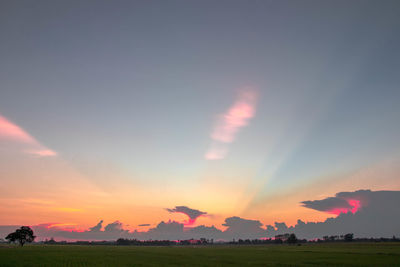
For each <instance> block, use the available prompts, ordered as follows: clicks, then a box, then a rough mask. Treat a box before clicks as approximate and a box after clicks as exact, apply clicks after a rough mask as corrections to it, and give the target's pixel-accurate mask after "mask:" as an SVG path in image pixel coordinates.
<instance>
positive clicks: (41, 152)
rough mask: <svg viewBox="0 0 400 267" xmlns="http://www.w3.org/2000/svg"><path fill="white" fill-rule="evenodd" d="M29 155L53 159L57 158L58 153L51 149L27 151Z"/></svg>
mask: <svg viewBox="0 0 400 267" xmlns="http://www.w3.org/2000/svg"><path fill="white" fill-rule="evenodd" d="M26 152H27V153H28V154H32V155H36V156H40V157H52V156H56V155H57V153H56V152H54V151H53V150H50V149H42V150H31V151H26Z"/></svg>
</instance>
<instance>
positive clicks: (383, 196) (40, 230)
mask: <svg viewBox="0 0 400 267" xmlns="http://www.w3.org/2000/svg"><path fill="white" fill-rule="evenodd" d="M301 204H302V205H303V206H304V207H306V208H311V209H315V210H318V211H322V212H330V213H335V212H336V211H338V210H339V211H341V212H342V213H340V215H339V216H337V217H335V218H329V219H327V220H325V221H324V222H307V223H306V222H303V221H301V220H298V221H297V224H296V225H295V226H291V227H287V225H286V224H285V223H284V222H275V224H274V225H265V226H264V225H263V224H262V223H261V222H260V221H258V220H246V219H243V218H239V217H230V218H227V219H225V223H224V224H223V226H225V227H226V230H224V231H222V230H220V229H218V228H216V227H214V226H204V225H201V226H197V227H185V224H182V223H179V222H174V221H168V222H161V223H159V224H158V225H157V226H156V227H155V228H151V229H149V230H148V231H146V232H140V231H137V230H135V231H133V232H130V231H128V230H125V229H123V225H122V223H121V222H119V221H115V222H113V223H110V224H107V225H105V226H104V229H103V221H100V222H99V223H98V224H97V225H96V226H94V227H91V228H89V229H88V230H86V231H83V232H78V231H71V230H61V229H59V228H58V229H57V228H52V227H49V224H42V225H36V226H33V229H34V231H35V234H36V235H37V236H39V237H40V238H50V237H54V238H55V239H57V240H63V239H67V240H115V239H118V238H121V237H122V238H130V239H133V238H136V239H140V240H149V239H153V240H155V239H159V240H166V239H169V240H179V239H190V238H195V239H197V238H202V237H204V238H209V239H211V238H213V239H215V240H218V239H223V240H232V239H233V238H235V239H239V238H242V239H247V238H250V239H254V238H265V237H274V236H275V235H277V234H283V233H295V234H296V235H297V236H298V237H300V238H307V239H313V238H321V237H322V236H324V235H340V234H345V233H354V234H355V236H356V237H392V236H393V235H396V236H399V235H400V208H399V207H398V206H399V204H400V191H370V190H359V191H355V192H341V193H338V194H336V196H335V197H330V198H326V199H323V200H314V201H304V202H302V203H301ZM168 211H170V212H182V213H185V214H187V215H188V216H189V218H190V219H194V220H195V219H196V218H197V217H199V216H201V215H204V214H206V213H205V212H201V211H197V210H192V209H190V208H187V207H184V206H179V207H176V208H175V209H168ZM15 228H16V226H0V237H4V236H5V235H6V234H7V233H9V232H10V231H12V230H14V229H15Z"/></svg>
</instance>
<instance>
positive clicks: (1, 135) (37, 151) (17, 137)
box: [0, 115, 57, 157]
mask: <svg viewBox="0 0 400 267" xmlns="http://www.w3.org/2000/svg"><path fill="white" fill-rule="evenodd" d="M1 139H3V140H9V141H13V142H17V143H22V144H24V145H25V146H27V149H25V150H23V152H24V153H26V154H30V155H35V156H38V157H53V156H56V155H57V153H56V152H55V151H53V150H51V149H48V148H46V147H45V146H43V145H42V144H40V143H39V142H38V141H37V140H36V139H35V138H33V137H32V136H31V135H30V134H28V133H27V132H26V131H24V130H23V129H22V128H21V127H19V126H18V125H16V124H15V123H13V122H11V121H9V120H7V119H6V118H5V117H3V116H1V115H0V140H1Z"/></svg>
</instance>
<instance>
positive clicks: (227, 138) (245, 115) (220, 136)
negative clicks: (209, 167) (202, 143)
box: [204, 87, 256, 160]
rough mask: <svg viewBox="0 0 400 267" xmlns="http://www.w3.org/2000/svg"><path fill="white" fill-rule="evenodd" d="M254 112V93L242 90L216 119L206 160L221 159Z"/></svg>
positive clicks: (249, 90)
mask: <svg viewBox="0 0 400 267" xmlns="http://www.w3.org/2000/svg"><path fill="white" fill-rule="evenodd" d="M255 112H256V93H255V91H254V89H252V88H250V87H246V88H244V89H243V90H242V91H241V93H240V94H239V96H238V98H237V100H236V101H235V103H234V104H233V105H232V106H231V107H230V108H229V109H228V110H227V111H226V112H225V113H224V114H222V115H220V116H219V117H218V119H217V122H216V125H215V127H214V129H213V131H212V132H211V139H212V144H211V146H210V148H209V149H208V151H207V152H206V154H205V155H204V157H205V158H206V159H207V160H218V159H223V158H224V157H225V156H226V154H227V152H228V147H227V145H226V144H229V143H232V142H233V141H234V140H235V138H236V134H237V132H238V131H239V129H240V128H242V127H244V126H246V125H248V123H249V120H250V119H251V118H252V117H253V116H254V115H255Z"/></svg>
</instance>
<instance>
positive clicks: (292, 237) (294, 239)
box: [287, 234, 298, 244]
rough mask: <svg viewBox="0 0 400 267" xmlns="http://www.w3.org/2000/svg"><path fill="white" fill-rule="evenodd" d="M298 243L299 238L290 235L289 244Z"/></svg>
mask: <svg viewBox="0 0 400 267" xmlns="http://www.w3.org/2000/svg"><path fill="white" fill-rule="evenodd" d="M297 241H298V240H297V236H296V235H295V234H290V235H289V237H288V239H287V242H288V244H296V243H297Z"/></svg>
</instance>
